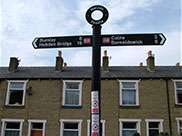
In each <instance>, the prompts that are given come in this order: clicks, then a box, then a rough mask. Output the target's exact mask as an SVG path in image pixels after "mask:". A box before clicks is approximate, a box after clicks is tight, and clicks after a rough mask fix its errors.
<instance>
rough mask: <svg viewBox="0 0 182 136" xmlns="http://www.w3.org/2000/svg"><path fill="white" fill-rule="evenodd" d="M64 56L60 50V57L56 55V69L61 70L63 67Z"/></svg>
mask: <svg viewBox="0 0 182 136" xmlns="http://www.w3.org/2000/svg"><path fill="white" fill-rule="evenodd" d="M63 62H64V60H63V58H62V52H61V51H58V57H56V67H55V69H56V71H61V70H62V68H63Z"/></svg>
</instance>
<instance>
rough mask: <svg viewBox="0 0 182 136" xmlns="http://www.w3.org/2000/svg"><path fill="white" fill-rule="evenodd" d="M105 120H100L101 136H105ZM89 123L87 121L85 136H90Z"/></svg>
mask: <svg viewBox="0 0 182 136" xmlns="http://www.w3.org/2000/svg"><path fill="white" fill-rule="evenodd" d="M105 122H106V121H105V120H101V127H100V128H101V131H102V136H105ZM90 124H91V122H90V120H87V136H90V126H91V125H90Z"/></svg>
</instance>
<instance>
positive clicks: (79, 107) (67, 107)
mask: <svg viewBox="0 0 182 136" xmlns="http://www.w3.org/2000/svg"><path fill="white" fill-rule="evenodd" d="M61 108H63V109H82V106H68V105H62V106H61Z"/></svg>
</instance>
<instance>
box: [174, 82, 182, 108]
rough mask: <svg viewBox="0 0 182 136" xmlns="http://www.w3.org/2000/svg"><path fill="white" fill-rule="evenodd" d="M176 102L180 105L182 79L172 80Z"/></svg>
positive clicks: (181, 100)
mask: <svg viewBox="0 0 182 136" xmlns="http://www.w3.org/2000/svg"><path fill="white" fill-rule="evenodd" d="M174 86H175V98H176V104H179V105H182V80H174Z"/></svg>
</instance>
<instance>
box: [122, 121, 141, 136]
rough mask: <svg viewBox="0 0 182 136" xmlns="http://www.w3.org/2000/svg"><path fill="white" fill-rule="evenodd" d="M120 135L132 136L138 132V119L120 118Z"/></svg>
mask: <svg viewBox="0 0 182 136" xmlns="http://www.w3.org/2000/svg"><path fill="white" fill-rule="evenodd" d="M119 121H120V136H132V135H133V134H134V133H139V134H140V122H141V120H140V119H120V120H119Z"/></svg>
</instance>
